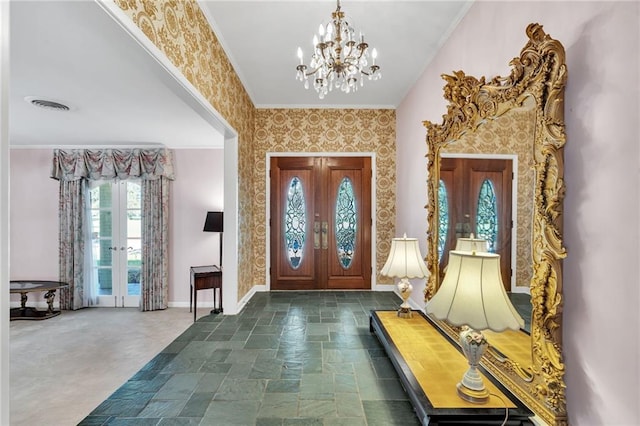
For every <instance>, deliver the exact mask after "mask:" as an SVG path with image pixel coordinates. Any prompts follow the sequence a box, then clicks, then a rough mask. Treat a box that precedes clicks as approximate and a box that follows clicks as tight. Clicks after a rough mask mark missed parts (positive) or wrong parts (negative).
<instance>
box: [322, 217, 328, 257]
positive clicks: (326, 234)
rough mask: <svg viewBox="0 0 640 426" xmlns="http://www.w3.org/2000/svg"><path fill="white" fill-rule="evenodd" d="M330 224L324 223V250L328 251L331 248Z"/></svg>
mask: <svg viewBox="0 0 640 426" xmlns="http://www.w3.org/2000/svg"><path fill="white" fill-rule="evenodd" d="M328 234H329V223H328V222H322V249H323V250H326V249H328V248H329V235H328Z"/></svg>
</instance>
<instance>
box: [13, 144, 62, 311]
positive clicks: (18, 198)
mask: <svg viewBox="0 0 640 426" xmlns="http://www.w3.org/2000/svg"><path fill="white" fill-rule="evenodd" d="M9 155H10V161H11V167H10V168H9V179H10V180H9V185H10V186H9V191H10V197H9V229H10V238H9V252H10V253H11V258H10V262H9V263H10V279H12V280H53V281H57V280H58V279H60V274H59V273H58V271H59V268H58V252H59V247H58V231H59V223H58V188H59V185H58V181H56V180H53V179H51V178H50V177H49V176H50V175H51V164H52V158H53V151H52V150H51V149H11V150H9ZM28 297H29V299H28V302H29V303H46V302H45V299H44V293H42V292H34V293H29V295H28ZM11 302H15V303H20V295H19V294H12V295H11ZM57 302H58V299H57V298H56V304H57Z"/></svg>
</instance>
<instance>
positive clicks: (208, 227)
mask: <svg viewBox="0 0 640 426" xmlns="http://www.w3.org/2000/svg"><path fill="white" fill-rule="evenodd" d="M222 223H223V212H207V218H206V219H205V221H204V229H203V231H204V232H219V233H220V264H219V265H218V266H220V269H222V229H223V226H222Z"/></svg>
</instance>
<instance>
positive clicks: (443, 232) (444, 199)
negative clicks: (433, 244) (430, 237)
mask: <svg viewBox="0 0 640 426" xmlns="http://www.w3.org/2000/svg"><path fill="white" fill-rule="evenodd" d="M447 235H449V197H448V195H447V187H446V186H445V185H444V181H443V180H442V179H440V183H439V184H438V262H439V261H440V260H442V255H443V254H444V248H445V245H446V243H447Z"/></svg>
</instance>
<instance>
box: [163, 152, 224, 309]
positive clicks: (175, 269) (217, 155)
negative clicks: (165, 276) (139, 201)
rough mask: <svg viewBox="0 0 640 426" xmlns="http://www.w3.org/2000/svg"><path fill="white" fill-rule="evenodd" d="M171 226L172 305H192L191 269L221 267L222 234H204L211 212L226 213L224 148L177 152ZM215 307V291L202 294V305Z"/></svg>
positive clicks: (175, 154)
mask: <svg viewBox="0 0 640 426" xmlns="http://www.w3.org/2000/svg"><path fill="white" fill-rule="evenodd" d="M173 155H174V159H175V162H176V167H175V171H176V180H175V181H173V183H172V185H173V187H172V188H171V200H170V201H169V203H170V220H171V225H170V227H169V229H170V231H169V233H170V235H169V247H170V248H169V259H170V263H169V264H170V266H169V276H170V277H171V278H170V281H169V283H170V284H169V285H170V286H169V306H189V292H190V288H191V287H190V281H189V279H190V272H189V268H190V267H191V266H202V265H214V264H215V265H217V264H218V263H219V261H220V243H219V238H220V237H221V235H220V234H218V233H216V232H203V231H202V229H203V227H204V220H205V217H206V215H207V211H222V210H224V202H223V196H224V185H223V178H224V176H223V172H224V162H223V156H224V151H223V150H222V149H177V150H174V151H173ZM201 304H204V305H207V306H213V292H212V291H201V292H199V293H198V305H201Z"/></svg>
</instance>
